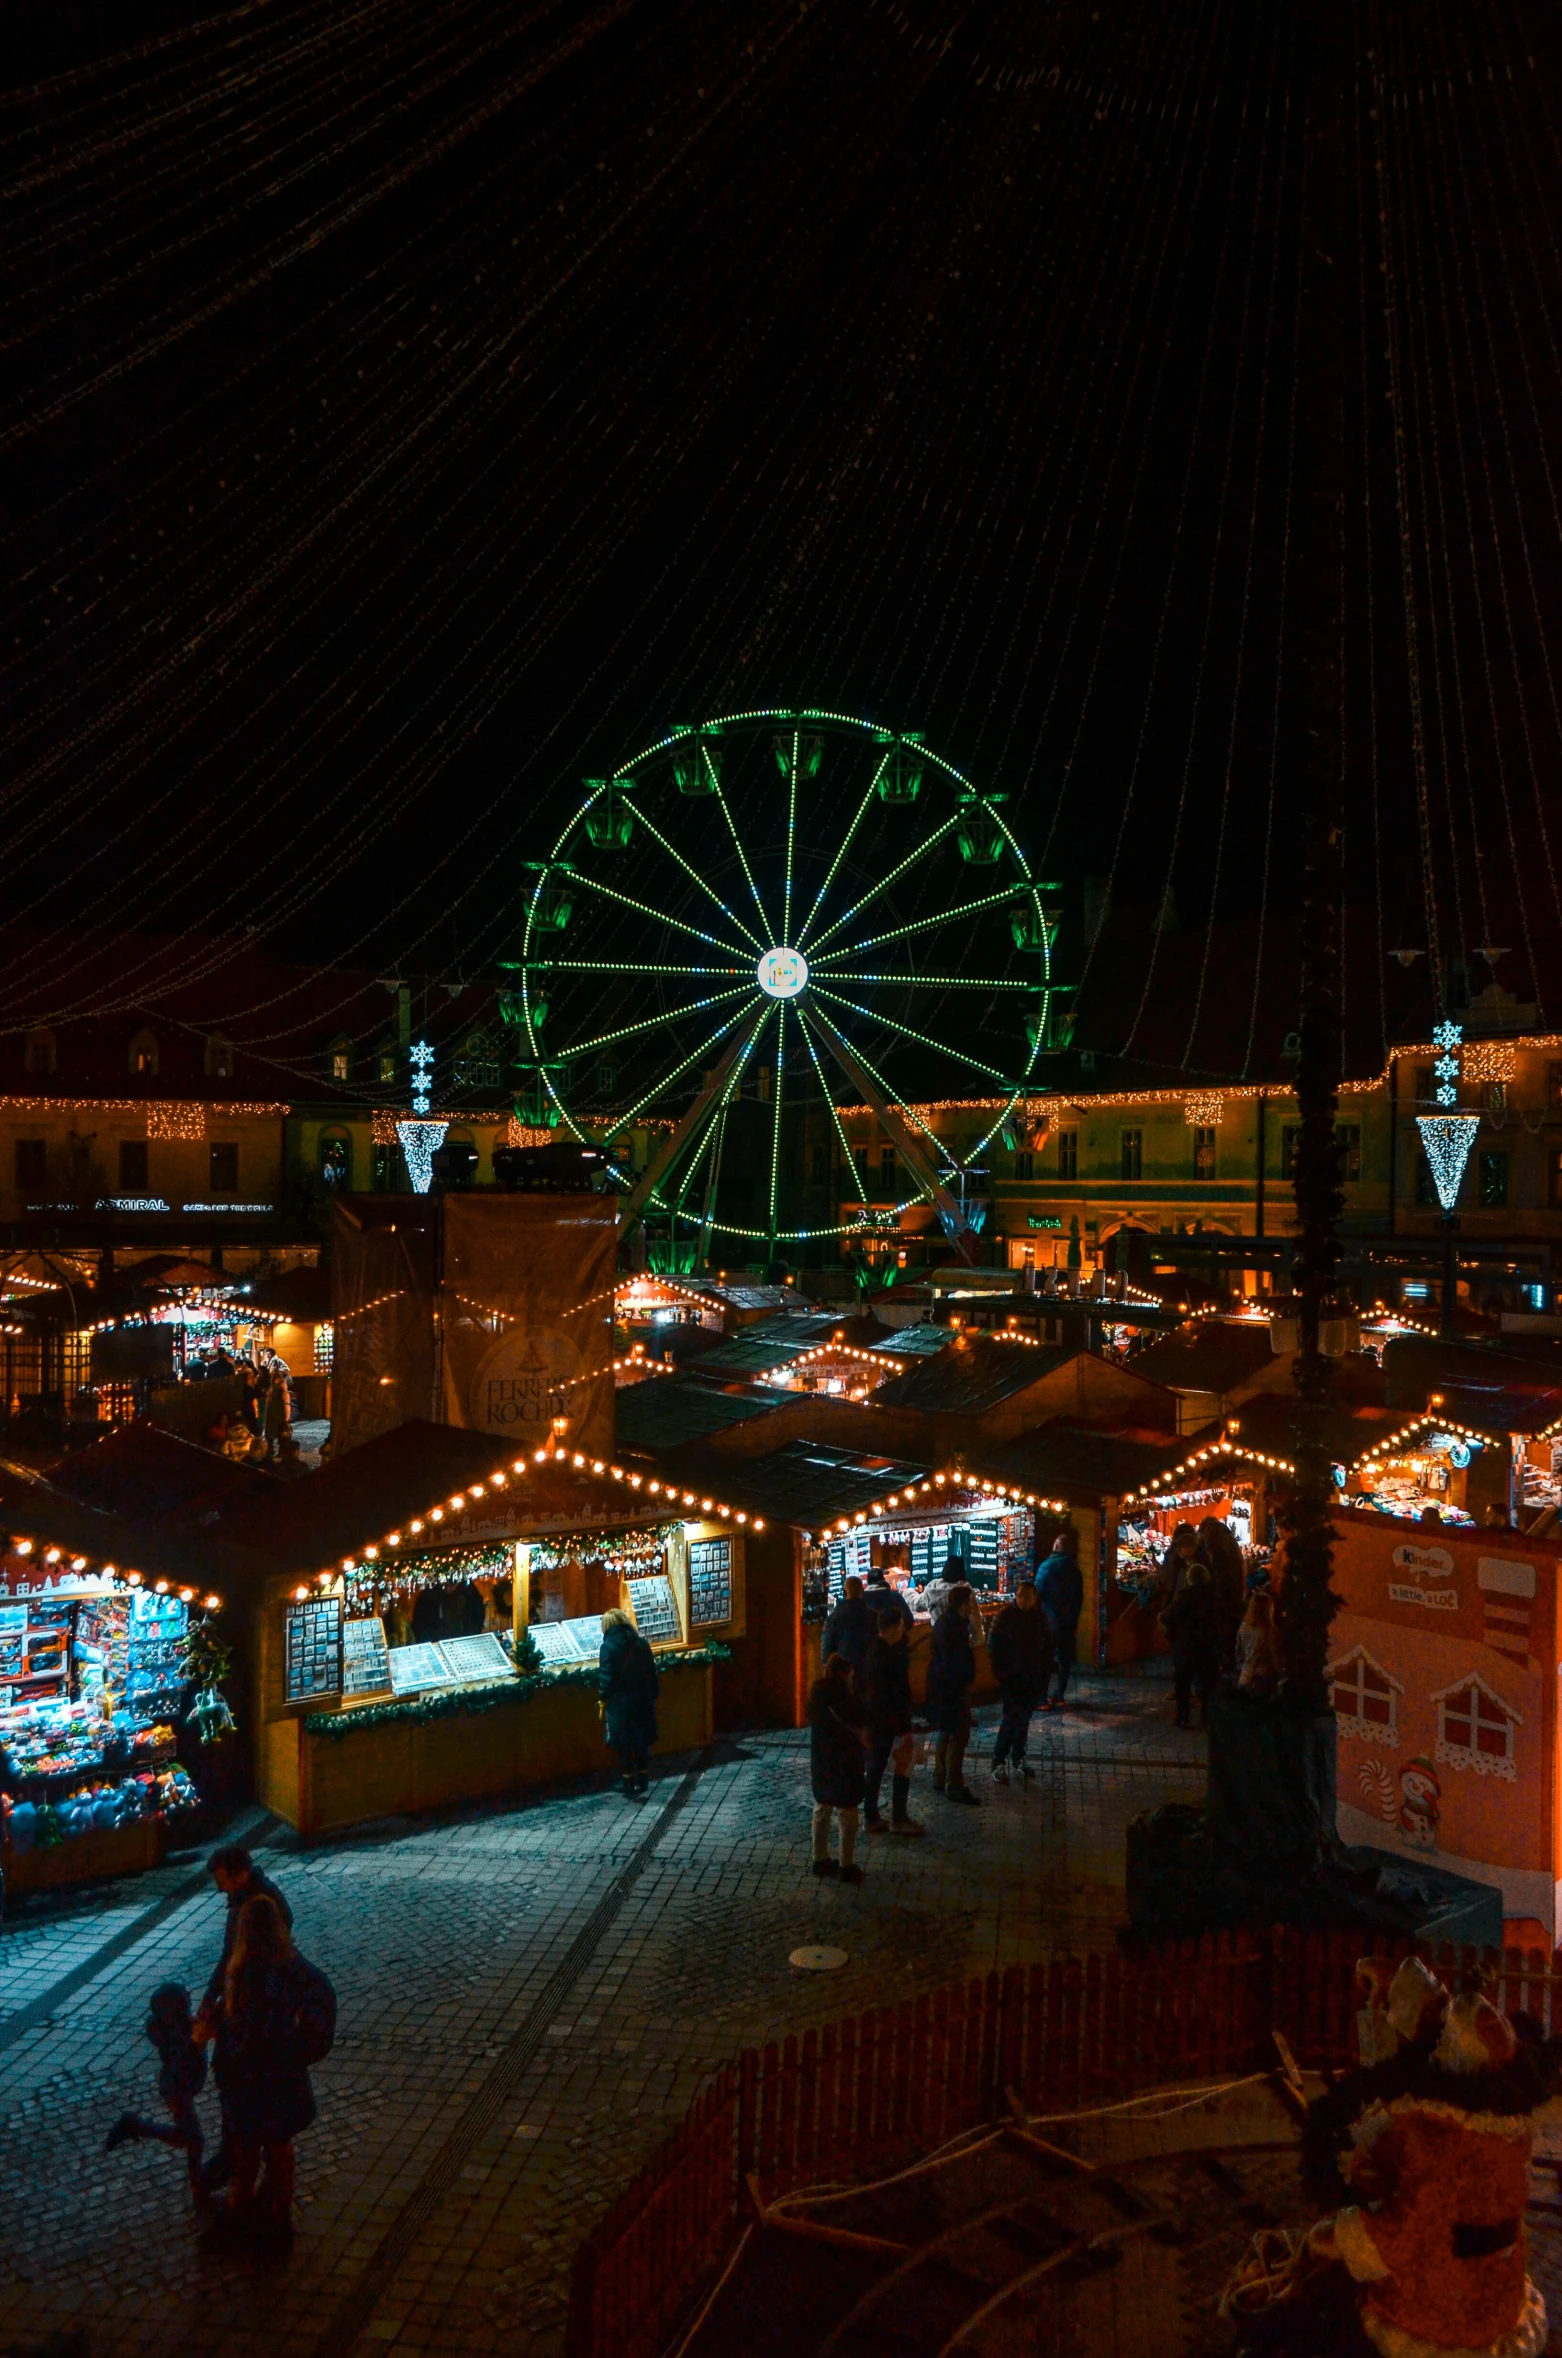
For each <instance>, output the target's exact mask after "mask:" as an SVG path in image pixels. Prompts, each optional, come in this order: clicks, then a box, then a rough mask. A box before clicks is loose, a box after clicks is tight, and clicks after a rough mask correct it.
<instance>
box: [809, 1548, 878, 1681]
mask: <svg viewBox="0 0 1562 2358" xmlns="http://www.w3.org/2000/svg"><path fill="white" fill-rule="evenodd" d="M878 1634H879V1617H878V1614H877V1613H876V1612H875V1610H874V1608H873V1607H872V1605H870V1604H869V1602H868V1600H867V1598H866V1597H865V1596H864V1595H863V1593H862V1582H861V1581H860V1580H859V1579H858V1577H857V1575H856V1573H855V1572H853V1573H851V1574H849V1575H848V1577H847V1579H846V1580H845V1581H844V1582H843V1583H842V1588H841V1601H840V1603H839V1604H838V1605H837V1606H836V1607H835V1608H834V1610H833V1611H832V1612H831V1614H830V1618H829V1620H828V1621H827V1622H826V1623H825V1625H824V1636H823V1639H822V1640H821V1642H820V1647H819V1655H820V1659H821V1661H825V1662H827V1661H828V1660H829V1658H830V1656H831V1655H832V1654H840V1655H843V1656H844V1657H845V1659H846V1661H847V1663H848V1664H849V1665H850V1667H851V1673H852V1676H853V1678H854V1679H855V1680H856V1681H857V1688H858V1692H859V1693H860V1692H861V1690H862V1674H863V1672H864V1671H865V1670H866V1669H867V1667H868V1648H869V1647H870V1646H871V1645H872V1643H873V1641H874V1639H875V1638H876V1637H877V1636H878Z"/></svg>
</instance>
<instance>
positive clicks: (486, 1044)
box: [455, 1032, 613, 1089]
mask: <svg viewBox="0 0 1562 2358" xmlns="http://www.w3.org/2000/svg"><path fill="white" fill-rule="evenodd" d="M603 1071H606V1072H607V1073H608V1075H609V1076H610V1077H609V1078H608V1079H607V1080H606V1081H604V1080H603V1079H602V1072H603ZM612 1071H613V1068H612V1066H611V1065H607V1066H604V1067H602V1068H600V1069H599V1071H598V1074H597V1086H598V1088H607V1089H611V1088H612V1086H613V1082H612V1078H611V1075H612ZM455 1084H456V1087H457V1088H458V1089H497V1088H498V1087H499V1084H500V1072H499V1051H498V1048H497V1047H496V1046H495V1044H494V1042H493V1041H492V1040H491V1039H490V1038H489V1037H488V1034H487V1033H486V1032H472V1033H471V1034H469V1036H468V1037H467V1039H465V1040H464V1041H463V1042H462V1044H461V1047H460V1049H459V1050H458V1051H457V1055H456V1070H455Z"/></svg>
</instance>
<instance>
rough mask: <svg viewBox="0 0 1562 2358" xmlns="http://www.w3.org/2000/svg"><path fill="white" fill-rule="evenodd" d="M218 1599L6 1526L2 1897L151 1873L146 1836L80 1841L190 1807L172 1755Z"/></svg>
mask: <svg viewBox="0 0 1562 2358" xmlns="http://www.w3.org/2000/svg"><path fill="white" fill-rule="evenodd" d="M219 1604H220V1599H219V1598H217V1597H216V1596H214V1595H211V1594H209V1593H203V1592H202V1591H201V1590H199V1589H197V1588H195V1587H193V1586H190V1585H188V1584H186V1585H182V1586H181V1585H176V1584H175V1583H173V1582H171V1581H169V1580H167V1579H162V1578H154V1577H151V1576H143V1575H142V1574H141V1573H140V1572H139V1571H134V1570H121V1569H120V1568H119V1567H118V1566H117V1565H115V1564H112V1563H101V1562H94V1561H92V1560H91V1559H90V1558H88V1557H87V1556H84V1555H77V1554H71V1553H69V1552H68V1551H67V1550H66V1549H64V1548H62V1547H58V1546H54V1545H52V1544H49V1543H47V1542H46V1541H45V1540H43V1539H41V1538H35V1537H32V1536H29V1535H27V1534H25V1533H21V1532H17V1531H15V1530H13V1531H12V1532H11V1534H10V1535H9V1537H8V1538H7V1539H4V1540H0V1766H3V1769H4V1772H5V1773H4V1776H3V1778H0V1784H3V1785H5V1786H6V1787H8V1788H9V1790H8V1792H7V1793H6V1794H5V1796H4V1799H3V1803H0V1807H3V1827H4V1836H3V1850H4V1870H5V1876H6V1880H7V1882H8V1884H9V1885H10V1886H11V1887H12V1888H13V1889H26V1888H28V1887H29V1885H31V1884H32V1883H34V1882H41V1881H47V1882H53V1883H58V1882H68V1881H70V1880H73V1879H74V1876H75V1875H76V1874H77V1873H78V1872H79V1873H81V1874H90V1873H105V1872H112V1871H113V1870H114V1869H115V1868H116V1867H120V1866H124V1867H128V1866H133V1865H149V1864H152V1863H153V1861H154V1860H155V1858H156V1856H157V1855H159V1852H160V1844H159V1843H158V1842H156V1841H154V1842H152V1843H151V1844H150V1845H149V1844H148V1843H146V1842H145V1841H142V1840H137V1839H132V1840H130V1841H128V1842H127V1841H124V1840H121V1841H119V1842H118V1843H117V1844H116V1843H110V1842H105V1841H103V1840H101V1839H98V1840H96V1841H95V1842H93V1843H90V1844H87V1843H86V1842H85V1838H86V1837H89V1836H91V1837H98V1838H101V1837H107V1836H119V1837H124V1836H127V1835H134V1834H135V1833H136V1831H137V1830H139V1831H140V1833H141V1834H143V1835H144V1834H147V1833H160V1831H161V1828H162V1825H163V1824H164V1823H165V1822H166V1821H167V1820H169V1819H171V1818H175V1817H178V1816H180V1815H182V1814H184V1813H187V1812H189V1811H192V1810H194V1809H195V1808H196V1807H197V1806H198V1804H199V1798H200V1797H199V1795H198V1793H197V1791H196V1788H195V1786H194V1784H193V1783H192V1781H191V1779H190V1776H189V1774H188V1772H187V1770H186V1769H185V1768H184V1766H183V1765H182V1763H181V1762H180V1760H179V1759H178V1757H177V1751H178V1745H179V1736H180V1726H181V1723H182V1722H183V1721H184V1720H185V1717H186V1714H187V1712H188V1710H189V1707H190V1703H191V1697H192V1691H193V1690H194V1689H196V1688H197V1687H199V1686H200V1685H201V1684H203V1683H204V1679H203V1663H204V1662H205V1661H207V1660H209V1657H208V1656H206V1655H205V1654H204V1652H203V1646H204V1642H205V1636H206V1624H207V1616H208V1614H210V1613H212V1612H215V1611H216V1610H217V1609H218V1607H219ZM219 1710H220V1707H219ZM78 1844H82V1845H84V1847H82V1848H80V1849H77V1848H76V1847H75V1846H77V1845H78Z"/></svg>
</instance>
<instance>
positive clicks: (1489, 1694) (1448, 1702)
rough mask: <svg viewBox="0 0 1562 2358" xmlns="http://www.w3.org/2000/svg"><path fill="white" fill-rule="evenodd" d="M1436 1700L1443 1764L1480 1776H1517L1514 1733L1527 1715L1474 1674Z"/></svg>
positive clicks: (1440, 1753)
mask: <svg viewBox="0 0 1562 2358" xmlns="http://www.w3.org/2000/svg"><path fill="white" fill-rule="evenodd" d="M1432 1701H1433V1702H1434V1703H1435V1704H1436V1705H1437V1745H1436V1757H1437V1758H1438V1759H1439V1760H1440V1761H1443V1762H1445V1763H1446V1765H1447V1766H1448V1767H1449V1768H1456V1769H1474V1771H1475V1773H1476V1775H1477V1776H1479V1777H1507V1778H1510V1779H1511V1778H1514V1777H1516V1776H1517V1774H1518V1770H1517V1767H1516V1765H1515V1762H1514V1757H1513V1731H1514V1729H1515V1728H1516V1727H1518V1726H1521V1725H1522V1724H1523V1715H1522V1714H1521V1713H1520V1712H1517V1711H1515V1710H1514V1709H1513V1708H1512V1707H1511V1705H1509V1704H1507V1703H1504V1701H1503V1699H1502V1697H1501V1696H1500V1695H1499V1694H1497V1693H1496V1692H1495V1690H1494V1689H1493V1688H1491V1687H1489V1686H1488V1685H1487V1684H1486V1681H1485V1680H1484V1679H1483V1678H1477V1677H1476V1675H1475V1674H1474V1672H1473V1671H1472V1672H1470V1673H1468V1674H1467V1675H1466V1676H1465V1677H1463V1678H1462V1679H1460V1681H1459V1683H1458V1685H1457V1686H1452V1687H1445V1688H1444V1690H1443V1692H1442V1693H1441V1694H1440V1695H1434V1696H1433V1697H1432Z"/></svg>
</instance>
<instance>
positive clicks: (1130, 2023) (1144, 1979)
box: [566, 1927, 1562, 2358]
mask: <svg viewBox="0 0 1562 2358" xmlns="http://www.w3.org/2000/svg"><path fill="white" fill-rule="evenodd" d="M1380 1945H1382V1944H1380ZM1361 1953H1362V1943H1361V1940H1360V1938H1359V1937H1358V1936H1356V1935H1353V1934H1350V1933H1326V1932H1325V1933H1315V1932H1288V1931H1286V1930H1285V1929H1284V1928H1283V1927H1277V1928H1275V1929H1273V1930H1268V1929H1265V1930H1258V1931H1252V1932H1239V1933H1225V1934H1219V1935H1216V1936H1215V1937H1213V1938H1211V1939H1208V1940H1204V1941H1184V1942H1177V1943H1173V1944H1171V1945H1169V1946H1167V1947H1164V1948H1158V1949H1153V1950H1149V1951H1141V1952H1138V1953H1136V1954H1133V1955H1122V1954H1119V1953H1117V1952H1115V1951H1114V1952H1112V1953H1110V1954H1108V1955H1104V1956H1088V1957H1070V1956H1051V1957H1044V1958H1042V1959H1040V1960H1039V1961H1038V1962H1037V1963H1036V1964H1033V1965H1011V1966H1010V1967H1009V1969H1008V1970H1007V1972H1005V1973H1002V1974H997V1973H989V1974H987V1975H985V1976H982V1977H980V1978H978V1979H976V1980H973V1981H966V1982H957V1983H955V1984H953V1985H952V1986H950V1987H947V1988H944V1989H938V1990H930V1991H927V1992H925V1993H924V1994H923V1995H921V1996H919V1997H916V1998H911V1999H907V2000H906V2001H905V2002H904V2003H903V2004H901V2005H899V2006H895V2007H891V2008H888V2009H886V2010H884V2011H882V2012H879V2013H872V2014H857V2015H852V2016H849V2017H848V2018H847V2019H846V2020H845V2021H844V2022H831V2023H826V2024H825V2025H824V2026H823V2027H822V2028H821V2029H816V2030H808V2031H804V2032H803V2033H802V2035H801V2036H800V2037H799V2036H795V2035H794V2036H792V2037H789V2038H787V2039H786V2040H785V2041H784V2042H783V2043H781V2044H780V2045H776V2044H772V2045H770V2046H768V2047H765V2048H763V2049H761V2048H757V2047H750V2048H747V2049H745V2050H744V2052H743V2053H742V2054H741V2055H739V2056H738V2057H737V2058H736V2059H735V2060H734V2061H733V2062H731V2063H729V2064H726V2065H725V2066H724V2067H723V2069H722V2070H721V2071H720V2072H718V2074H717V2076H716V2078H715V2079H714V2080H713V2081H712V2082H711V2084H710V2086H709V2087H708V2088H707V2089H706V2090H705V2091H704V2093H703V2094H702V2095H701V2096H700V2098H699V2099H698V2101H697V2102H696V2104H695V2106H694V2109H693V2110H692V2112H691V2113H690V2114H689V2116H688V2118H687V2119H686V2120H685V2121H684V2122H683V2124H682V2126H681V2127H680V2128H679V2129H678V2130H677V2131H676V2132H675V2133H674V2135H673V2136H672V2137H670V2138H669V2139H668V2140H667V2142H666V2144H665V2145H663V2146H662V2147H661V2148H660V2149H659V2150H658V2151H657V2153H656V2154H654V2155H653V2157H652V2159H651V2160H650V2161H649V2162H648V2163H647V2165H646V2167H645V2168H644V2169H643V2170H642V2171H641V2172H640V2174H639V2176H638V2177H637V2178H636V2179H635V2180H634V2181H633V2183H632V2184H631V2185H630V2186H629V2187H628V2188H627V2189H626V2190H625V2192H624V2193H623V2194H622V2195H621V2196H620V2197H619V2199H618V2201H617V2202H616V2203H615V2204H614V2206H613V2208H612V2209H611V2211H609V2212H608V2213H607V2215H606V2217H605V2218H603V2219H601V2220H600V2221H599V2222H598V2224H597V2226H596V2227H595V2229H594V2230H593V2232H592V2234H591V2236H590V2238H589V2239H588V2241H587V2242H586V2243H585V2244H584V2245H583V2247H582V2249H581V2251H580V2253H579V2255H578V2257H577V2259H576V2263H575V2273H574V2281H573V2284H572V2287H571V2297H570V2317H569V2334H568V2340H567V2343H566V2348H567V2352H568V2358H661V2353H662V2352H663V2351H664V2349H665V2348H666V2345H667V2341H668V2338H669V2335H670V2334H671V2332H672V2330H673V2327H674V2325H675V2323H676V2321H677V2319H678V2317H679V2315H680V2313H681V2312H682V2311H683V2310H684V2309H685V2308H686V2307H687V2305H688V2302H689V2299H690V2296H691V2294H692V2293H693V2292H694V2291H695V2289H696V2288H697V2287H698V2286H699V2284H700V2283H701V2281H702V2279H704V2278H705V2277H706V2276H707V2275H708V2274H709V2272H710V2271H711V2269H712V2268H713V2267H714V2266H715V2265H716V2263H717V2261H718V2260H719V2259H720V2258H721V2257H722V2255H723V2253H724V2252H725V2251H726V2250H727V2249H728V2248H729V2247H730V2245H731V2243H732V2240H733V2238H734V2237H735V2235H736V2234H737V2233H738V2231H739V2225H740V2218H741V2215H742V2206H743V2199H744V2188H745V2185H746V2183H747V2181H748V2180H749V2179H750V2178H752V2179H753V2180H755V2181H756V2183H757V2186H758V2189H759V2191H760V2193H761V2195H762V2196H763V2197H764V2199H766V2200H769V2199H771V2198H772V2197H774V2196H775V2195H777V2194H781V2193H783V2192H785V2191H786V2190H788V2189H789V2188H793V2187H797V2186H801V2185H806V2184H808V2183H810V2182H812V2181H814V2180H820V2179H836V2180H839V2179H841V2178H850V2177H852V2176H854V2175H862V2176H864V2177H868V2176H878V2175H881V2174H882V2173H883V2172H884V2171H885V2170H888V2169H893V2168H895V2167H896V2166H897V2165H898V2164H899V2163H901V2162H903V2161H909V2160H911V2159H912V2158H914V2157H915V2156H916V2155H917V2154H919V2153H923V2152H926V2151H928V2150H929V2149H930V2148H932V2147H934V2146H936V2145H939V2144H941V2143H942V2142H943V2141H944V2140H945V2139H946V2138H948V2137H952V2136H954V2135H956V2134H957V2133H958V2132H959V2131H960V2130H962V2129H966V2128H971V2127H974V2126H975V2125H977V2124H978V2123H980V2122H983V2121H987V2120H991V2119H993V2118H994V2117H995V2116H996V2115H997V2114H998V2113H1000V2112H1002V2111H1003V2110H1004V2109H1005V2106H1006V2102H1007V2092H1008V2091H1009V2090H1010V2089H1011V2088H1012V2089H1013V2090H1014V2091H1015V2092H1016V2093H1017V2094H1018V2095H1019V2096H1020V2098H1021V2099H1022V2100H1023V2102H1024V2103H1025V2105H1026V2106H1027V2108H1028V2109H1029V2110H1030V2111H1032V2112H1045V2111H1057V2112H1068V2111H1071V2110H1077V2109H1079V2108H1081V2107H1083V2106H1086V2105H1091V2104H1103V2103H1111V2102H1113V2101H1114V2100H1115V2099H1117V2098H1119V2097H1123V2096H1129V2095H1133V2094H1135V2093H1137V2092H1138V2091H1139V2090H1141V2089H1144V2088H1149V2087H1153V2086H1155V2085H1157V2084H1158V2083H1162V2082H1165V2081H1170V2080H1181V2079H1187V2080H1195V2081H1197V2080H1202V2079H1207V2078H1216V2077H1219V2076H1220V2075H1222V2074H1224V2073H1240V2072H1245V2071H1254V2070H1258V2069H1262V2068H1263V2067H1265V2066H1267V2065H1269V2064H1271V2063H1273V2062H1274V2060H1275V2050H1274V2044H1273V2039H1272V2036H1271V2034H1272V2033H1273V2032H1275V2031H1279V2032H1281V2033H1282V2034H1283V2036H1284V2037H1285V2039H1286V2040H1287V2042H1288V2043H1289V2045H1290V2047H1291V2050H1292V2052H1293V2053H1294V2055H1295V2056H1296V2059H1297V2061H1298V2062H1299V2063H1300V2064H1301V2065H1302V2066H1303V2068H1304V2069H1306V2068H1311V2069H1319V2068H1322V2067H1324V2066H1336V2067H1338V2066H1343V2065H1347V2064H1350V2063H1352V2062H1354V2060H1355V2018H1354V1990H1353V1984H1354V1968H1355V1964H1356V1960H1357V1958H1358V1957H1359V1956H1360V1955H1361ZM1384 1953H1385V1954H1393V1953H1395V1952H1394V1951H1392V1950H1390V1949H1388V1948H1387V1947H1385V1948H1384ZM1429 1954H1430V1958H1431V1961H1432V1962H1433V1963H1434V1964H1435V1965H1437V1966H1438V1967H1439V1969H1440V1970H1441V1971H1442V1972H1443V1973H1444V1975H1445V1978H1446V1977H1447V1976H1449V1975H1450V1974H1453V1973H1455V1972H1457V1971H1458V1970H1459V1969H1460V1968H1462V1967H1469V1966H1474V1965H1479V1966H1480V1967H1481V1968H1482V1970H1483V1971H1484V1972H1485V1973H1486V1974H1488V1975H1490V1976H1491V1977H1493V1979H1494V1981H1495V1984H1496V1986H1495V1987H1494V1989H1493V1991H1492V1994H1493V1996H1494V1997H1495V1998H1496V2000H1497V2002H1498V2003H1499V2004H1500V2005H1502V2006H1503V2007H1505V2008H1506V2009H1507V2010H1509V2011H1510V2012H1511V2011H1516V2010H1518V2009H1521V2008H1522V2009H1524V2010H1526V2011H1528V2012H1530V2013H1532V2014H1534V2015H1536V2016H1538V2017H1539V2019H1540V2021H1541V2022H1542V2024H1543V2025H1544V2027H1545V2029H1546V2031H1547V2033H1548V2034H1549V2033H1551V2032H1552V2031H1553V2030H1562V1952H1559V1953H1558V1955H1557V1956H1556V1957H1555V1958H1545V1957H1540V1956H1531V1955H1529V1954H1528V1953H1525V1952H1520V1951H1518V1950H1506V1951H1504V1952H1502V1953H1501V1955H1498V1954H1496V1953H1495V1952H1488V1953H1485V1954H1481V1953H1479V1952H1477V1951H1475V1950H1473V1949H1464V1950H1457V1951H1455V1950H1446V1949H1444V1950H1433V1951H1431V1952H1429Z"/></svg>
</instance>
